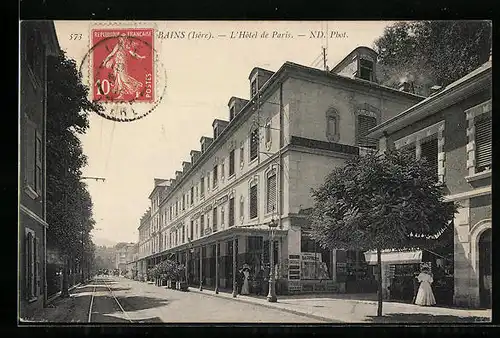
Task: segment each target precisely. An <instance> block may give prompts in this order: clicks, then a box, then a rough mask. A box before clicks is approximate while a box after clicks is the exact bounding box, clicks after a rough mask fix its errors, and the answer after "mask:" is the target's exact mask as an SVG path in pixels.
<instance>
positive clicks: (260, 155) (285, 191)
mask: <svg viewBox="0 0 500 338" xmlns="http://www.w3.org/2000/svg"><path fill="white" fill-rule="evenodd" d="M376 60H377V54H376V53H375V52H374V51H373V50H372V49H370V48H367V47H358V48H356V49H355V50H354V51H352V52H351V53H350V54H349V55H347V56H346V57H345V58H344V59H343V60H342V61H341V62H340V63H339V64H338V65H336V66H335V67H333V69H332V70H330V71H324V70H319V69H315V68H310V67H306V66H302V65H298V64H294V63H291V62H286V63H285V64H283V65H282V66H281V68H280V69H279V70H278V71H276V72H271V71H268V70H265V69H262V68H254V69H253V70H252V71H251V72H250V76H249V89H250V91H249V94H250V99H249V100H247V99H243V98H238V97H231V98H230V99H229V102H228V115H229V119H228V120H227V121H224V120H219V119H216V120H214V121H213V124H212V126H213V135H212V136H211V137H207V136H203V137H201V139H200V149H199V150H192V151H191V153H190V155H191V161H190V162H183V163H182V170H179V171H177V172H176V175H175V178H171V179H158V178H157V179H155V180H154V188H153V190H152V191H151V194H150V196H149V198H150V200H151V207H150V209H149V210H147V211H146V213H145V214H144V216H143V217H142V218H141V224H140V227H139V262H138V266H139V273H140V274H142V275H143V276H144V275H145V273H146V270H147V268H148V267H151V266H153V265H154V264H156V263H158V262H159V261H160V260H163V259H166V258H172V257H173V258H175V259H177V260H178V261H179V262H181V263H186V262H187V266H188V274H187V275H188V281H189V284H191V285H195V286H200V280H201V284H202V286H203V287H207V288H216V287H217V288H219V289H232V287H233V253H235V255H236V264H237V265H236V267H237V268H238V269H239V268H241V267H242V266H243V265H244V264H248V265H249V266H250V269H251V276H256V275H258V274H259V272H260V271H263V272H264V275H268V271H269V270H268V269H269V263H270V262H269V260H270V259H269V257H270V254H269V253H270V240H269V239H270V230H269V229H270V228H269V224H270V222H272V221H274V222H276V224H277V227H276V230H275V231H274V238H275V243H274V248H273V249H274V262H273V264H274V266H275V267H276V268H277V270H276V272H277V277H278V279H277V290H278V292H279V293H294V292H321V291H340V292H345V291H347V292H349V291H350V292H370V290H376V283H375V282H374V278H373V273H372V271H371V270H370V269H371V268H372V267H371V266H369V265H368V264H366V262H365V259H364V255H363V253H361V252H355V251H352V252H351V251H340V250H333V251H332V250H325V249H322V248H321V247H319V245H317V244H316V243H314V242H313V241H312V240H311V239H310V238H309V237H308V236H307V234H308V229H309V227H308V220H307V217H306V214H307V209H308V208H311V207H312V205H313V199H312V196H311V188H315V187H318V186H319V185H320V184H322V183H323V182H324V179H325V177H326V176H327V175H328V174H329V173H330V172H331V171H332V169H333V168H334V167H336V166H341V165H342V164H343V163H344V161H345V160H346V159H347V158H349V157H350V156H353V155H356V154H359V152H360V151H361V152H363V151H369V150H368V149H373V148H376V147H377V143H378V141H377V140H376V139H371V138H368V137H367V136H366V135H367V133H368V130H370V129H372V128H373V127H375V126H376V125H378V124H380V123H383V122H384V121H387V120H389V119H391V118H393V117H395V116H396V115H397V114H398V113H400V112H402V111H404V110H406V109H407V108H409V107H411V106H413V105H414V104H416V103H417V102H420V101H422V100H423V99H424V97H421V96H418V95H415V94H412V93H410V92H409V91H408V90H407V89H408V88H407V86H403V87H402V89H401V90H396V89H392V88H388V87H385V86H382V85H379V84H378V83H377V76H376V74H377V62H376ZM216 257H217V259H216ZM216 261H217V262H218V264H216ZM200 264H201V266H200ZM217 277H218V280H216V279H217Z"/></svg>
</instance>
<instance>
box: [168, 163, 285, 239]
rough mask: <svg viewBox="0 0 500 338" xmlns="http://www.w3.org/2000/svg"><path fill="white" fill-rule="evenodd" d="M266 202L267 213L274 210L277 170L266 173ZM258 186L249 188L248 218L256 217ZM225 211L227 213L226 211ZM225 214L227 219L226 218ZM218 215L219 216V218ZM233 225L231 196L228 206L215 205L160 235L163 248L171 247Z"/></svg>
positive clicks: (242, 212) (234, 220)
mask: <svg viewBox="0 0 500 338" xmlns="http://www.w3.org/2000/svg"><path fill="white" fill-rule="evenodd" d="M265 197H266V203H265V210H266V212H267V213H272V212H275V211H276V208H277V171H276V170H271V171H270V172H269V173H268V174H267V180H266V196H265ZM258 205H259V196H258V186H257V183H256V182H254V183H252V184H251V185H250V189H249V219H250V220H253V219H255V218H257V217H258ZM239 209H240V215H239V216H240V219H242V218H244V210H245V203H244V198H243V196H241V197H240V207H239ZM226 211H227V213H226ZM226 215H228V216H227V219H226ZM219 217H220V218H219ZM226 221H227V225H228V227H233V226H234V225H235V223H236V213H235V198H234V197H231V198H229V200H228V206H227V208H226V206H225V205H224V204H223V205H220V206H215V207H214V208H213V209H212V210H211V211H210V212H206V213H205V214H202V215H200V216H199V218H198V219H196V220H191V221H190V223H189V226H188V225H187V224H184V225H183V226H182V227H179V228H177V229H174V230H172V231H170V232H168V234H167V232H164V233H163V235H162V239H163V243H164V246H165V248H172V247H175V246H177V245H180V244H184V243H187V242H188V241H189V240H194V239H198V238H200V237H202V236H204V235H208V234H210V233H212V232H216V231H219V230H222V229H224V227H225V225H226Z"/></svg>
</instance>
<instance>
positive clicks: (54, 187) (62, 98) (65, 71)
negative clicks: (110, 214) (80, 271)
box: [46, 51, 102, 257]
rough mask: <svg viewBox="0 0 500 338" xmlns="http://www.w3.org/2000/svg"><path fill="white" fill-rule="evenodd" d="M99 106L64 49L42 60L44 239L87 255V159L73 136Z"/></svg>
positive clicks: (65, 250) (90, 250) (89, 226)
mask: <svg viewBox="0 0 500 338" xmlns="http://www.w3.org/2000/svg"><path fill="white" fill-rule="evenodd" d="M100 109H102V108H101V106H99V105H98V104H96V103H93V102H90V101H89V100H88V88H87V87H86V86H85V85H84V84H83V83H82V82H81V79H80V77H79V76H78V73H77V67H76V63H75V61H74V60H72V59H70V58H68V57H67V56H66V55H65V53H64V52H63V51H61V52H60V53H59V54H58V55H57V56H51V57H48V62H47V112H48V113H47V148H46V149H47V219H48V223H49V224H50V227H49V228H48V239H49V241H50V242H51V245H54V246H56V247H57V248H58V249H59V250H60V251H61V252H62V253H63V254H66V255H69V256H73V257H75V256H79V255H80V254H81V252H82V250H84V252H85V253H86V254H87V255H89V256H92V255H93V252H94V251H95V250H94V248H93V245H92V244H91V238H90V231H91V230H92V229H93V226H94V220H93V219H92V199H91V196H90V194H89V192H88V190H87V188H86V185H85V184H84V183H83V182H81V175H82V172H81V169H82V168H83V167H84V166H85V165H86V164H87V158H86V156H85V155H84V154H83V150H82V145H81V142H80V140H79V138H78V135H79V134H83V133H85V132H86V130H87V129H88V127H89V121H88V114H89V113H90V112H92V111H97V110H100Z"/></svg>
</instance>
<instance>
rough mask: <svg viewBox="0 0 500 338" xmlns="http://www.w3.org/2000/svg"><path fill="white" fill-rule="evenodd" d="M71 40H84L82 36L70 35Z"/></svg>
mask: <svg viewBox="0 0 500 338" xmlns="http://www.w3.org/2000/svg"><path fill="white" fill-rule="evenodd" d="M69 39H70V40H81V39H82V34H70V35H69Z"/></svg>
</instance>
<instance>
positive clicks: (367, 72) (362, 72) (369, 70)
mask: <svg viewBox="0 0 500 338" xmlns="http://www.w3.org/2000/svg"><path fill="white" fill-rule="evenodd" d="M359 77H360V78H361V79H363V80H367V81H372V80H373V62H372V61H369V60H365V59H360V60H359Z"/></svg>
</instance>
